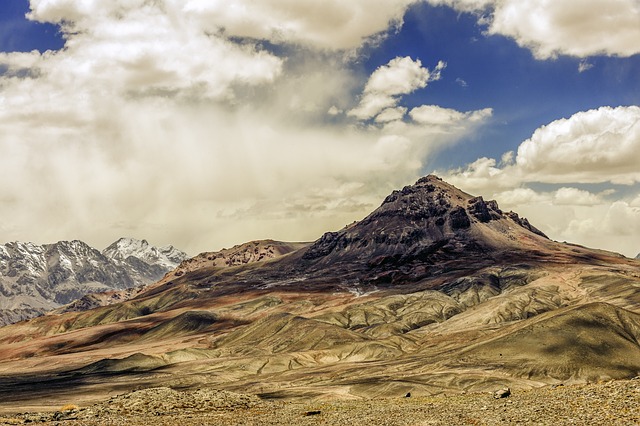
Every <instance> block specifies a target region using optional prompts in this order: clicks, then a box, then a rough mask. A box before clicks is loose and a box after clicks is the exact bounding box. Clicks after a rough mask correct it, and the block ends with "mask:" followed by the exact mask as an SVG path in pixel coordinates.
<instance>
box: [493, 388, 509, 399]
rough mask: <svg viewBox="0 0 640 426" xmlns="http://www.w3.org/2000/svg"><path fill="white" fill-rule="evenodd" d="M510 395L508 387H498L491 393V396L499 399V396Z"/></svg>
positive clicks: (505, 396)
mask: <svg viewBox="0 0 640 426" xmlns="http://www.w3.org/2000/svg"><path fill="white" fill-rule="evenodd" d="M510 395H511V389H509V388H502V389H498V390H497V391H495V392H494V393H493V397H494V398H495V399H500V398H507V397H509V396H510Z"/></svg>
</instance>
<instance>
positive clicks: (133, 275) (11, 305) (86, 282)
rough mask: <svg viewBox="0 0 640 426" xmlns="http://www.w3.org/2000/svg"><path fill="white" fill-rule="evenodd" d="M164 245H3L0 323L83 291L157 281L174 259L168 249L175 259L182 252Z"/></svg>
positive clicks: (48, 307)
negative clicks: (96, 247) (155, 246)
mask: <svg viewBox="0 0 640 426" xmlns="http://www.w3.org/2000/svg"><path fill="white" fill-rule="evenodd" d="M123 242H127V243H128V244H126V245H124V246H123V244H122V243H123ZM132 246H137V247H139V248H141V249H140V250H137V251H136V250H131V249H130V248H131V247H132ZM163 250H165V252H162V251H161V250H159V249H155V248H153V247H151V246H149V245H148V243H146V241H143V242H140V241H138V240H133V239H120V240H118V242H116V243H114V244H112V245H111V246H109V248H107V249H106V250H105V251H104V252H103V253H100V252H99V251H98V250H96V249H94V248H92V247H90V246H88V245H87V244H85V243H83V242H82V241H77V240H74V241H60V242H58V243H55V244H45V245H36V244H32V243H20V242H14V243H7V244H4V245H1V246H0V295H1V296H2V297H0V325H2V324H8V323H12V322H16V321H20V320H23V319H26V318H31V317H34V316H38V315H41V314H42V313H44V312H46V311H49V310H51V309H54V308H57V307H59V306H61V305H63V304H67V303H69V302H71V301H73V300H75V299H78V298H80V297H82V296H84V295H85V294H87V293H95V292H100V291H105V290H110V289H126V288H130V287H135V286H137V285H141V284H147V283H150V282H153V281H156V280H158V279H160V278H162V276H163V275H164V274H165V273H166V272H168V271H169V270H172V269H173V268H175V267H176V266H177V264H178V263H176V262H174V261H172V260H171V259H170V258H169V257H168V256H167V254H168V255H170V256H173V259H174V260H175V261H182V260H184V258H185V257H186V254H184V253H182V252H179V251H177V250H175V249H173V248H172V247H169V248H166V249H163ZM154 253H158V256H156V257H154V256H153V254H154ZM165 253H166V254H165Z"/></svg>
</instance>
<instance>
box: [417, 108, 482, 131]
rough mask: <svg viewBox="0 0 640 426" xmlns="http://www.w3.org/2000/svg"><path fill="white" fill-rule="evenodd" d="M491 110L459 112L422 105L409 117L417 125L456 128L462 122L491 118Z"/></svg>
mask: <svg viewBox="0 0 640 426" xmlns="http://www.w3.org/2000/svg"><path fill="white" fill-rule="evenodd" d="M492 113H493V110H492V109H491V108H485V109H482V110H477V111H469V112H460V111H456V110H454V109H450V108H442V107H439V106H437V105H422V106H419V107H416V108H413V109H412V110H411V111H410V112H409V115H410V116H411V118H412V119H413V120H414V121H416V122H417V123H420V124H423V125H430V126H440V127H449V126H458V125H460V124H462V123H464V122H471V123H473V122H480V121H483V120H485V119H487V118H489V117H491V115H492Z"/></svg>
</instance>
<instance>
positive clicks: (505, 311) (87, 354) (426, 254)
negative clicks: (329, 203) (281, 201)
mask: <svg viewBox="0 0 640 426" xmlns="http://www.w3.org/2000/svg"><path fill="white" fill-rule="evenodd" d="M271 254H273V255H271ZM276 254H277V255H276ZM195 259H196V260H193V261H185V262H183V263H182V264H181V265H180V266H179V267H178V268H177V269H176V270H175V271H173V272H171V273H169V274H167V275H165V276H164V277H163V278H162V279H161V280H160V281H158V282H157V283H155V284H153V285H149V286H147V287H145V288H144V289H141V290H140V291H139V292H138V293H136V294H132V295H131V296H132V297H131V298H127V299H126V300H122V301H121V302H119V303H114V304H111V305H109V306H101V307H97V308H95V309H91V310H87V311H83V312H68V313H61V314H55V315H47V316H43V317H39V318H34V319H33V320H31V321H28V322H23V323H20V324H14V325H11V326H7V327H3V328H0V345H2V348H3V350H2V351H1V352H0V408H2V407H7V406H10V405H11V404H16V405H21V406H22V405H23V404H25V403H29V404H45V405H50V406H52V405H56V404H57V405H62V403H64V402H65V401H69V400H73V401H80V402H82V401H85V400H90V399H92V400H95V399H100V398H107V397H108V396H112V395H113V394H114V393H116V392H117V393H121V392H122V391H125V390H133V389H138V388H140V387H156V386H166V387H172V388H179V389H189V388H191V389H201V388H212V389H223V390H227V391H232V392H240V393H249V394H257V395H259V396H261V397H263V398H269V399H278V398H283V399H305V400H308V399H314V398H317V399H326V398H363V397H364V398H375V397H399V396H404V395H405V394H406V393H407V392H411V394H412V395H416V396H419V395H432V394H437V393H444V392H446V393H447V394H450V393H455V392H461V391H466V392H485V391H490V390H495V389H497V388H500V387H503V386H509V387H510V388H512V389H514V390H516V391H519V390H520V389H530V388H535V387H540V386H545V385H553V384H559V383H584V382H587V381H597V380H610V379H621V378H628V377H634V376H636V375H640V292H639V291H638V288H640V265H639V264H638V262H637V261H635V260H632V259H628V258H626V257H624V256H621V255H619V254H615V253H611V252H606V251H602V250H594V249H590V248H586V247H582V246H578V245H574V244H567V243H559V242H556V241H552V240H550V239H549V238H547V237H546V236H545V235H544V234H543V233H542V232H540V231H539V230H538V229H536V228H535V227H534V226H533V225H532V224H531V223H530V222H528V221H527V220H526V219H524V218H521V217H520V216H518V215H517V214H516V213H513V212H505V211H502V210H501V209H500V208H499V206H498V204H497V203H496V202H495V201H486V200H484V199H483V198H482V197H477V196H472V195H470V194H467V193H465V192H463V191H461V190H459V189H457V188H455V187H453V186H452V185H449V184H448V183H446V182H444V181H442V180H440V179H439V178H437V177H435V176H427V177H425V178H422V179H420V180H419V181H418V182H416V183H415V184H414V185H411V186H407V187H405V188H403V189H402V190H399V191H394V192H393V193H392V194H390V195H389V196H388V197H387V198H386V199H385V200H384V201H383V202H382V204H381V206H380V207H379V208H377V209H376V210H374V211H373V212H372V213H371V214H370V215H368V216H367V217H366V218H364V219H363V220H361V221H359V222H356V223H353V224H351V225H348V226H346V227H345V228H343V229H340V230H337V231H333V232H328V233H326V234H324V235H323V236H322V237H321V238H319V239H318V240H317V241H315V242H313V243H312V244H305V243H277V242H273V241H261V242H252V243H247V244H244V245H240V246H236V247H234V248H232V249H229V250H226V251H224V250H223V251H222V252H218V253H205V254H202V255H200V256H196V258H195ZM253 260H259V261H253ZM43 383H45V384H46V387H47V389H49V388H51V387H55V389H56V394H55V395H52V393H51V392H45V391H44V390H43V389H44V388H43Z"/></svg>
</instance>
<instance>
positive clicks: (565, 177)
mask: <svg viewBox="0 0 640 426" xmlns="http://www.w3.org/2000/svg"><path fill="white" fill-rule="evenodd" d="M639 129H640V108H639V107H637V106H628V107H617V108H611V107H602V108H598V109H594V110H589V111H583V112H579V113H576V114H574V115H573V116H571V117H569V118H567V119H561V120H556V121H554V122H551V123H549V124H548V125H546V126H542V127H541V128H539V129H537V130H536V131H535V132H534V133H533V135H532V136H531V138H529V139H527V140H526V141H524V142H522V144H521V145H520V146H519V148H518V150H517V154H516V155H515V157H514V156H513V153H511V152H509V153H506V154H505V155H503V158H502V161H501V162H498V161H497V160H495V159H493V158H479V159H478V160H476V161H474V162H472V163H470V164H468V165H467V166H465V167H463V168H460V169H457V170H450V171H448V172H445V173H443V176H444V178H445V179H447V180H449V181H451V182H452V183H454V184H456V185H457V186H459V187H460V188H462V189H463V190H466V191H469V192H472V193H477V194H483V195H485V196H487V197H494V198H496V199H497V200H498V201H499V202H500V203H501V205H502V206H503V207H504V208H507V209H513V210H515V211H518V212H519V213H523V214H525V215H529V218H530V219H531V220H532V222H533V223H534V224H536V226H539V227H540V228H541V229H542V230H543V231H545V232H546V233H547V234H548V235H550V236H551V237H553V238H556V239H559V240H568V241H573V242H577V243H581V244H585V245H590V246H594V247H601V248H606V249H609V250H613V251H618V252H623V253H625V254H627V255H632V254H635V253H636V252H637V251H638V250H640V248H639V247H638V246H637V245H638V241H640V228H638V227H637V226H635V224H636V223H638V215H639V214H640V213H639V211H640V209H638V205H640V201H638V199H639V198H638V197H636V198H629V199H625V198H623V199H621V198H619V197H618V198H617V199H616V198H615V197H613V195H615V190H614V189H613V188H610V189H607V190H604V191H602V190H600V191H599V192H597V191H593V190H589V189H588V188H587V189H584V188H578V187H576V186H570V185H572V184H574V185H577V184H580V185H581V186H585V185H586V186H588V185H589V184H599V185H600V186H602V185H607V184H608V185H627V186H631V187H632V188H635V187H638V186H639V185H638V184H639V183H640V174H639V173H640V172H639V171H638V166H637V165H638V164H640V157H639V152H640V130H639ZM540 183H542V184H545V185H546V186H551V187H554V186H555V187H556V188H555V189H552V190H549V189H547V190H541V189H539V188H538V189H536V188H535V186H536V185H538V186H539V185H540ZM561 185H562V186H561ZM622 224H626V225H622Z"/></svg>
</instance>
